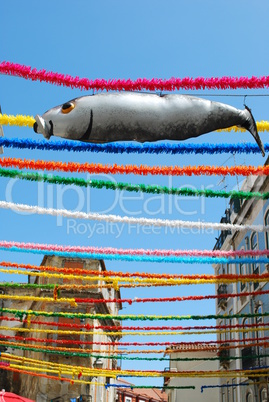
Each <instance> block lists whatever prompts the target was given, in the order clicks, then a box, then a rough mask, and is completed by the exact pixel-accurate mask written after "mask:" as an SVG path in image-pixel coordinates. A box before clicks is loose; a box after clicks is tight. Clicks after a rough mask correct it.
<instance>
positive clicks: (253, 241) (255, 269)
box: [250, 232, 259, 290]
mask: <svg viewBox="0 0 269 402" xmlns="http://www.w3.org/2000/svg"><path fill="white" fill-rule="evenodd" d="M250 244H251V250H258V236H257V233H256V232H254V233H253V234H252V236H251V243H250ZM253 258H254V260H255V259H256V258H255V257H253ZM252 273H253V274H254V275H259V264H258V263H257V262H254V263H253V264H252ZM258 286H259V282H254V284H253V289H254V290H255V289H257V288H258Z"/></svg>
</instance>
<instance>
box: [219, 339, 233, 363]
mask: <svg viewBox="0 0 269 402" xmlns="http://www.w3.org/2000/svg"><path fill="white" fill-rule="evenodd" d="M220 346H221V349H220V350H219V352H218V355H219V358H220V365H221V366H222V367H223V368H225V369H227V368H228V367H229V363H230V349H227V346H229V344H227V343H226V344H222V345H220Z"/></svg>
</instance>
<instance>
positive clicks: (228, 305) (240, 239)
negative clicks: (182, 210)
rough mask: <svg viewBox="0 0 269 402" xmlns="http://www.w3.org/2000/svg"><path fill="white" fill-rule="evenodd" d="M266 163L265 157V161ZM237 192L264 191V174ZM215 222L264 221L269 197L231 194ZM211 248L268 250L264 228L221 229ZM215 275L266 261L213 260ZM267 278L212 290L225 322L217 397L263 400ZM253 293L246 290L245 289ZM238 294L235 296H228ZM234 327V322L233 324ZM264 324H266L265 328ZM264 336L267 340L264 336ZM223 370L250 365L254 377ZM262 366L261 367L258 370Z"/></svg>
mask: <svg viewBox="0 0 269 402" xmlns="http://www.w3.org/2000/svg"><path fill="white" fill-rule="evenodd" d="M267 163H268V160H267ZM241 191H249V192H250V191H251V192H254V191H259V192H262V193H264V192H268V191H269V178H268V176H250V177H248V178H247V179H246V180H245V181H244V182H243V185H242V188H241ZM221 222H226V223H234V224H249V225H262V226H268V225H269V201H268V200H261V199H257V198H250V199H246V200H242V199H236V198H232V199H231V201H230V205H229V208H227V209H226V211H225V214H224V216H223V217H222V219H221ZM214 249H215V250H226V251H227V250H269V231H264V232H256V231H252V230H245V231H221V233H220V235H219V237H218V239H217V242H216V244H215V247H214ZM268 255H269V252H268ZM214 270H215V274H216V275H221V274H235V275H249V274H252V275H254V279H255V276H256V275H257V278H258V275H261V274H264V273H268V272H269V264H263V263H258V262H256V258H255V257H253V262H252V261H251V263H247V264H246V263H243V262H242V263H239V264H216V265H214ZM268 290H269V284H268V282H255V281H252V282H246V281H243V280H242V281H241V282H237V283H230V284H225V283H220V284H218V285H216V293H217V294H219V295H221V296H222V297H220V298H218V299H217V301H216V312H217V314H218V315H227V316H228V317H227V318H225V317H224V318H223V319H218V320H217V325H220V326H227V325H229V326H231V327H229V329H225V330H223V331H221V333H220V334H219V335H218V342H219V345H220V350H219V354H220V357H221V358H222V359H221V360H220V369H221V370H222V371H223V377H222V378H221V382H220V385H221V386H222V387H221V388H220V395H219V397H220V399H219V400H220V401H221V402H266V401H268V376H267V375H266V372H262V371H260V372H259V369H261V370H262V368H266V366H268V365H269V359H268V356H267V355H268V353H269V348H268V346H269V343H268V336H269V327H267V325H268V324H269V317H267V316H262V315H259V314H263V313H266V312H268V311H269V299H268V294H266V293H262V292H264V291H268ZM250 292H255V293H256V294H254V295H253V294H252V295H249V294H248V293H250ZM231 294H238V296H237V297H230V296H229V295H231ZM235 314H238V315H243V314H247V315H250V317H238V318H232V317H230V316H232V315H235ZM238 326H239V327H238ZM267 328H268V329H267ZM266 338H267V339H266ZM228 370H251V371H252V370H256V373H257V375H256V376H255V377H250V378H249V377H244V378H242V377H240V378H236V377H234V378H229V377H228V376H227V377H225V372H226V371H228ZM264 370H266V369H264Z"/></svg>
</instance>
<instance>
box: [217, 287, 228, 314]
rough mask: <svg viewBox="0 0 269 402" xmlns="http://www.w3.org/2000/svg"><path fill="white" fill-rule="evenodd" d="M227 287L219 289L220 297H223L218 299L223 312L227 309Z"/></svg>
mask: <svg viewBox="0 0 269 402" xmlns="http://www.w3.org/2000/svg"><path fill="white" fill-rule="evenodd" d="M227 294H228V291H227V285H226V284H222V285H219V287H218V295H222V297H219V298H218V307H220V308H222V309H223V310H224V309H225V308H226V307H227V297H226V295H227Z"/></svg>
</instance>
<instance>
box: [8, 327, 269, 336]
mask: <svg viewBox="0 0 269 402" xmlns="http://www.w3.org/2000/svg"><path fill="white" fill-rule="evenodd" d="M0 329H2V330H4V331H18V332H37V333H41V334H59V335H104V332H101V331H64V330H60V329H38V328H20V327H4V326H0ZM267 330H268V327H251V328H238V329H227V330H226V329H218V330H209V331H160V332H157V331H156V332H154V331H145V332H141V331H140V332H139V331H132V332H130V331H122V332H121V331H115V332H113V331H109V332H106V334H108V335H112V336H116V335H121V336H126V335H135V336H136V335H142V336H143V335H145V336H150V335H202V334H227V333H232V332H233V333H243V332H244V333H245V332H257V331H267Z"/></svg>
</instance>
